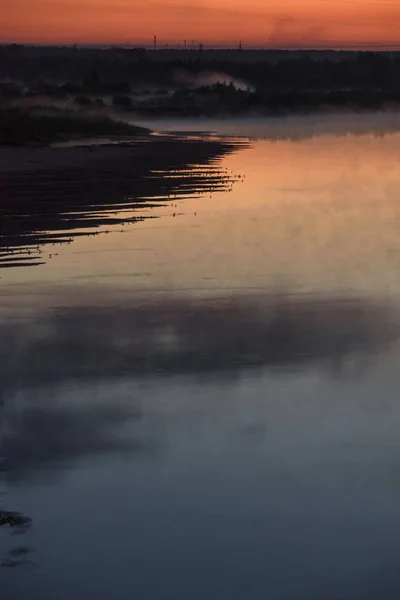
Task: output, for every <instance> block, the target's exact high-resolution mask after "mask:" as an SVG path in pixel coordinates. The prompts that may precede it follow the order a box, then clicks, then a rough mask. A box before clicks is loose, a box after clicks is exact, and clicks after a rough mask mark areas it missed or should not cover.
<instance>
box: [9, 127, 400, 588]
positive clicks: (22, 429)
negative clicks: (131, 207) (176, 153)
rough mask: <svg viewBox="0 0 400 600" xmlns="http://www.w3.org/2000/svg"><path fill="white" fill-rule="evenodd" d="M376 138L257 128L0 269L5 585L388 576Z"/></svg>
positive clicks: (379, 149) (389, 261) (387, 292)
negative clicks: (126, 220) (196, 191)
mask: <svg viewBox="0 0 400 600" xmlns="http://www.w3.org/2000/svg"><path fill="white" fill-rule="evenodd" d="M396 143H397V136H394V137H390V136H388V137H384V138H372V137H369V136H366V137H364V138H357V139H356V138H350V137H349V138H329V143H328V140H327V139H326V138H323V137H322V138H316V139H313V140H305V141H303V142H297V143H296V144H293V143H292V142H290V141H288V140H283V141H280V142H274V143H273V144H269V143H268V142H257V144H255V146H254V148H252V149H248V150H243V151H242V152H241V153H238V154H235V155H232V156H230V157H229V158H227V159H225V162H224V163H223V166H224V168H228V170H229V171H233V172H235V173H239V172H241V173H242V174H244V175H246V177H245V178H244V183H242V184H237V185H236V186H235V187H234V189H233V191H232V192H231V193H229V194H227V195H218V194H216V195H215V196H213V197H212V198H211V199H208V201H207V202H205V201H204V199H202V200H201V201H200V200H199V201H198V200H190V201H187V202H186V201H183V202H182V204H181V205H180V206H181V207H182V208H181V209H180V210H179V212H180V213H182V214H180V215H179V218H173V217H172V214H169V213H168V209H167V208H166V209H165V213H163V219H158V220H157V225H156V226H154V227H151V228H150V227H148V226H147V225H146V224H140V223H139V224H136V225H135V226H133V227H132V228H131V229H130V230H129V231H128V232H127V233H125V234H124V235H117V234H116V235H115V236H111V237H110V236H104V237H102V236H98V237H96V238H92V239H90V238H87V239H77V240H76V241H75V242H74V243H73V244H71V245H70V246H68V247H66V248H65V249H64V250H63V251H62V252H60V253H59V256H58V259H57V262H56V261H49V263H48V264H47V265H44V266H43V267H40V269H39V268H38V269H35V270H32V269H26V270H25V273H23V271H24V269H19V270H18V271H12V270H9V269H7V270H6V271H7V272H6V274H5V275H4V276H3V280H2V283H7V288H6V287H4V288H3V290H4V291H3V293H2V299H1V307H2V308H1V310H2V313H1V315H2V321H1V323H0V358H1V361H0V378H1V382H2V385H1V395H0V402H1V403H2V404H1V409H0V410H1V413H0V414H1V445H0V454H1V462H0V472H1V477H2V482H3V485H4V489H5V490H6V491H7V494H6V496H5V497H4V499H5V501H6V503H7V507H8V508H10V509H11V508H12V509H15V510H21V511H22V512H23V513H24V514H27V515H28V516H30V517H31V518H32V519H33V525H32V529H31V530H30V531H29V532H28V533H27V534H26V540H27V541H26V543H27V544H28V545H29V547H31V548H32V549H34V554H33V556H34V561H35V563H36V564H37V565H38V566H37V568H35V569H22V570H21V569H20V570H18V572H17V571H14V572H7V573H4V575H3V573H2V574H1V576H2V578H3V579H2V589H4V590H5V597H6V598H7V600H22V599H23V598H26V597H29V598H33V599H38V600H39V599H40V600H53V599H54V598H55V597H57V598H59V599H60V600H70V599H72V598H74V600H75V599H78V600H92V599H93V600H94V599H96V600H103V599H104V600H106V599H107V600H108V599H109V598H115V599H116V600H125V599H126V598H134V597H138V598H151V599H152V600H153V599H154V600H165V599H175V598H177V599H181V598H190V599H193V600H204V599H205V598H207V599H214V598H215V599H216V600H228V599H229V600H236V599H237V600H239V599H240V600H241V599H242V598H249V599H251V600H253V599H254V600H255V599H258V598H270V599H271V600H288V599H289V600H292V599H293V600H304V599H305V598H307V599H308V598H318V599H320V598H321V599H323V600H325V599H326V600H369V599H370V598H371V599H372V598H373V599H374V600H375V598H378V597H379V598H385V599H388V600H392V599H393V600H394V599H395V598H396V599H397V598H398V595H399V589H400V581H399V576H398V556H399V552H400V542H399V536H398V532H397V522H398V520H399V517H400V511H399V508H398V507H399V506H400V502H399V500H400V486H399V479H398V477H397V473H398V468H399V463H400V446H399V441H398V427H399V422H400V410H399V405H398V400H397V387H398V384H397V380H398V369H399V346H398V342H399V312H398V311H399V307H398V291H399V280H398V277H399V275H398V273H399V272H400V271H399V270H398V269H397V263H398V256H399V252H398V251H399V250H400V248H399V241H398V239H399V238H398V236H397V234H396V232H397V212H398V208H397V192H396V190H397V182H398V177H399V175H398V169H397V168H396V165H397V161H398V158H397V154H396V147H395V145H396ZM163 210H164V209H160V211H163ZM175 210H176V209H175ZM176 212H178V211H176ZM195 212H196V213H197V214H196V216H195V215H194V213H195ZM32 271H35V274H34V275H33V274H32ZM25 277H26V278H27V279H26V281H28V282H29V279H30V281H31V282H30V283H28V284H27V283H26V282H25V280H24V278H25ZM35 278H36V279H35ZM28 285H29V287H28ZM255 288H257V289H255ZM27 290H29V295H28V294H26V293H23V292H26V291H27ZM7 543H9V541H8V542H7ZM3 582H4V583H3Z"/></svg>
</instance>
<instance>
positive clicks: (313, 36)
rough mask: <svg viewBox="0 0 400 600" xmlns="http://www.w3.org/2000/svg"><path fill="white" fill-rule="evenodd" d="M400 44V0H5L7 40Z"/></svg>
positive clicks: (2, 17) (0, 29) (2, 36)
mask: <svg viewBox="0 0 400 600" xmlns="http://www.w3.org/2000/svg"><path fill="white" fill-rule="evenodd" d="M154 34H157V36H158V40H159V42H160V43H164V44H165V43H167V42H168V43H170V44H177V43H178V42H183V40H184V39H185V38H186V39H187V40H196V42H200V41H202V42H204V43H205V44H206V45H207V44H209V45H231V44H234V45H237V43H238V41H239V40H242V41H243V43H244V44H245V45H246V44H247V45H248V46H262V47H268V46H270V47H271V46H272V47H282V46H283V47H285V46H286V47H287V46H299V47H304V46H308V47H312V46H313V47H320V46H327V47H337V46H339V47H348V46H370V47H373V46H379V45H381V44H382V45H387V46H395V45H396V44H398V45H399V46H400V0H365V2H364V1H363V0H268V1H267V0H247V1H246V2H245V1H244V0H1V12H0V41H1V42H30V43H74V42H76V43H124V42H127V41H129V42H131V43H138V44H150V43H151V41H152V38H153V35H154Z"/></svg>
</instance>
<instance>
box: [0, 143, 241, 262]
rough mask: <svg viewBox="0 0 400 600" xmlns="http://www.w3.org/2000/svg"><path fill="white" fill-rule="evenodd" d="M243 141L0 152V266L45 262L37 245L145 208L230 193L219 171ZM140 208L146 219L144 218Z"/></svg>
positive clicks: (127, 219)
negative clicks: (212, 194) (197, 197)
mask: <svg viewBox="0 0 400 600" xmlns="http://www.w3.org/2000/svg"><path fill="white" fill-rule="evenodd" d="M244 145H245V142H241V141H235V140H230V139H228V138H227V139H224V138H221V139H208V138H204V139H202V138H201V137H197V138H185V137H183V136H174V135H169V136H147V137H145V138H141V139H139V138H138V139H136V140H130V141H126V142H116V141H114V142H111V141H110V142H109V143H108V144H107V143H103V144H100V145H97V146H96V145H88V146H81V145H80V146H70V147H58V148H54V147H39V148H26V147H25V148H17V147H14V148H13V147H2V148H0V193H1V197H2V204H1V207H0V267H1V266H3V267H11V266H27V265H28V264H29V265H34V264H40V263H41V262H43V247H44V245H45V244H49V243H55V242H69V241H71V240H72V238H73V237H74V236H78V235H94V234H95V233H96V231H97V229H98V228H99V226H100V225H103V226H104V225H106V226H109V227H111V226H115V225H118V224H124V223H133V222H135V221H139V220H140V221H142V220H143V219H145V218H152V216H153V214H152V212H151V209H152V208H153V207H156V206H160V205H162V204H163V203H164V204H165V203H168V202H172V201H174V202H175V201H177V200H179V198H185V197H190V196H191V195H192V196H193V195H201V194H210V193H211V192H213V191H229V189H230V188H231V186H232V185H233V183H234V181H235V179H236V178H235V176H234V175H233V174H228V173H226V172H225V171H223V170H221V169H220V168H219V166H218V164H219V160H220V159H221V158H222V157H223V156H224V155H226V154H228V153H231V152H233V151H235V150H236V149H238V148H240V147H243V146H244ZM144 211H146V214H144Z"/></svg>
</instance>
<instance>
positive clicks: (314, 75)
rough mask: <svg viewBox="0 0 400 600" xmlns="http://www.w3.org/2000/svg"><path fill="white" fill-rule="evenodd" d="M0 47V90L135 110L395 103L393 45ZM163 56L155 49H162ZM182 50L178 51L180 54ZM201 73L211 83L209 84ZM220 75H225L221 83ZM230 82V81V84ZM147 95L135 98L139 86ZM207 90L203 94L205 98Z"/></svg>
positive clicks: (399, 91)
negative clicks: (369, 48)
mask: <svg viewBox="0 0 400 600" xmlns="http://www.w3.org/2000/svg"><path fill="white" fill-rule="evenodd" d="M167 56H169V57H170V59H167V58H166V57H165V56H164V58H163V59H161V58H158V53H157V52H147V51H145V50H139V49H137V50H122V49H119V50H116V49H110V50H91V49H73V48H69V49H66V48H63V49H61V48H59V49H46V50H42V51H40V49H37V48H32V49H27V48H23V47H22V48H21V47H3V48H0V81H2V82H3V85H2V86H0V94H1V95H2V98H3V101H4V99H7V98H12V97H18V96H20V95H26V94H28V95H34V94H37V95H40V94H48V95H55V96H58V97H61V98H62V97H69V98H71V97H72V98H74V99H77V98H80V101H78V103H80V104H82V105H83V104H85V103H87V104H89V103H90V102H89V101H87V100H85V97H87V98H89V99H91V100H92V101H95V99H96V97H97V100H98V104H99V105H101V98H102V96H104V95H111V96H114V97H115V96H119V101H118V100H117V101H115V102H114V104H115V105H119V106H120V107H121V108H127V109H129V108H132V107H134V108H135V110H138V111H139V112H141V111H143V112H150V113H154V112H158V113H160V114H162V113H180V112H181V114H198V113H203V114H215V113H218V112H234V113H235V112H243V111H262V112H266V113H269V112H274V113H276V112H286V111H293V110H296V109H298V110H315V109H316V108H320V107H324V106H328V107H342V106H349V107H354V108H368V109H371V108H376V109H378V108H381V107H383V106H385V105H388V104H395V105H397V104H399V102H400V80H399V78H398V73H399V72H400V53H397V52H343V53H341V52H323V51H322V52H315V51H314V52H306V51H305V52H298V51H297V52H290V51H287V52H276V53H273V52H271V53H268V52H266V53H264V52H259V53H258V52H249V54H248V60H244V59H243V56H246V52H245V51H243V52H239V51H231V52H230V53H229V51H221V52H220V53H218V51H205V52H203V53H202V52H197V51H192V52H191V53H190V52H183V53H182V54H181V53H180V52H178V51H171V52H170V53H169V54H167ZM160 57H161V53H160ZM183 57H184V58H183ZM207 78H209V79H210V80H212V81H213V83H211V84H209V85H207V84H205V83H204V82H205V81H206V82H207ZM218 81H222V82H224V85H220V84H219V83H218ZM229 84H230V85H229ZM140 90H141V92H142V93H143V94H146V93H147V94H148V95H149V96H151V97H150V98H146V99H144V100H143V98H142V99H140V100H138V101H136V102H135V101H134V97H135V95H138V91H140ZM207 94H208V97H207Z"/></svg>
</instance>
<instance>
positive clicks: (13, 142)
mask: <svg viewBox="0 0 400 600" xmlns="http://www.w3.org/2000/svg"><path fill="white" fill-rule="evenodd" d="M148 133H149V130H148V129H145V128H144V127H137V126H135V125H129V124H128V123H124V122H122V121H114V120H113V119H110V118H109V117H107V116H95V115H93V116H92V115H87V114H83V113H78V112H76V113H75V112H72V111H71V112H57V113H54V114H33V113H31V112H29V111H26V110H22V109H17V108H6V109H0V145H3V146H4V145H6V146H25V145H46V144H51V143H53V142H59V141H64V140H70V139H75V138H86V137H88V138H93V137H102V136H126V137H130V136H132V137H135V136H138V135H146V134H148Z"/></svg>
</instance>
